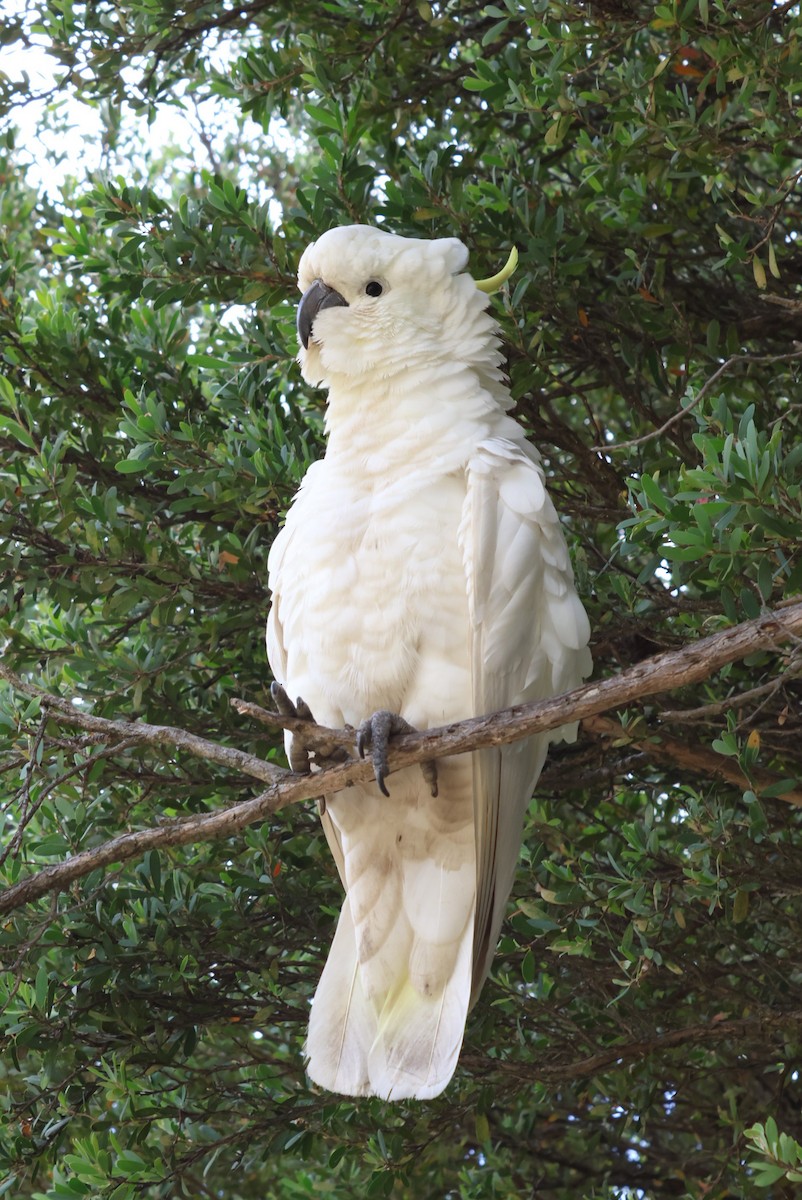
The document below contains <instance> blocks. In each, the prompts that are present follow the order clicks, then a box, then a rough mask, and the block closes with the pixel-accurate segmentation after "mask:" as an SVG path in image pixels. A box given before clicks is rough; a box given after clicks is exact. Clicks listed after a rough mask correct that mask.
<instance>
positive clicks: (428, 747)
mask: <svg viewBox="0 0 802 1200" xmlns="http://www.w3.org/2000/svg"><path fill="white" fill-rule="evenodd" d="M800 637H802V601H795V602H794V603H792V604H789V605H788V606H783V607H781V608H778V609H775V610H774V611H773V612H768V613H766V614H765V615H764V616H762V617H758V618H757V619H756V620H754V621H746V622H744V623H743V624H741V625H735V626H733V627H731V628H729V629H725V630H723V631H722V632H720V633H716V634H713V635H712V636H711V637H707V638H700V639H699V640H698V641H696V642H693V643H691V644H690V645H688V646H684V647H683V648H682V649H681V650H670V651H667V652H666V653H664V654H658V655H656V656H655V657H653V658H649V659H645V660H644V661H643V662H640V663H637V664H636V665H635V666H634V667H629V668H627V669H626V670H625V671H622V672H621V673H620V674H619V675H617V676H614V677H612V678H610V679H604V680H601V681H600V682H598V683H587V684H584V685H583V686H582V687H579V688H574V690H573V691H571V692H566V693H565V694H564V695H562V696H555V697H553V698H551V699H549V700H544V701H541V702H539V703H537V704H521V705H517V706H516V707H515V708H508V709H505V710H504V711H502V712H499V713H493V714H491V715H488V716H482V717H472V718H470V719H469V720H467V721H455V722H453V723H452V724H450V725H443V726H440V727H439V728H435V729H427V730H424V731H423V732H421V733H411V734H404V735H403V736H402V737H399V738H397V739H395V740H394V741H393V744H392V746H391V749H390V755H389V761H390V769H391V770H392V771H398V770H400V769H401V768H402V767H408V766H411V765H412V764H413V763H418V762H422V761H423V760H424V759H431V758H441V757H444V756H446V755H450V754H462V753H464V752H466V751H468V750H479V749H482V748H484V747H489V746H499V745H502V744H504V743H507V742H514V741H518V740H519V739H521V738H524V737H529V736H531V735H532V734H535V733H545V732H547V731H549V730H553V729H558V728H560V726H562V725H565V724H567V723H569V722H572V721H577V720H584V719H585V718H587V717H592V716H595V715H596V714H597V713H602V712H605V711H607V710H608V709H612V708H619V707H622V706H626V705H627V704H631V703H632V702H633V701H635V700H641V699H643V698H644V697H646V696H653V695H656V694H658V693H660V692H666V691H671V690H672V689H674V688H679V687H685V686H687V685H688V684H692V683H698V682H699V681H700V680H702V679H707V678H709V677H710V676H711V675H713V674H714V673H715V672H716V671H717V670H719V668H721V667H723V666H725V665H726V664H727V663H731V662H736V661H737V660H738V659H741V658H745V657H746V656H747V655H751V654H754V653H756V652H757V651H760V650H772V649H774V648H775V647H777V646H779V645H781V644H782V643H784V642H788V641H792V640H798V639H799V638H800ZM0 674H2V676H3V677H4V678H6V679H7V680H8V681H9V682H11V681H12V680H14V679H16V676H14V675H13V673H12V672H10V671H8V669H7V668H5V667H2V665H0ZM19 682H20V683H22V681H21V680H20V681H19ZM22 690H23V691H24V692H25V693H26V694H28V695H30V694H36V695H46V694H45V693H41V692H40V691H39V689H34V690H33V691H32V690H31V685H30V684H24V685H23V688H22ZM51 699H53V700H56V701H57V703H56V704H55V705H53V706H52V711H53V714H54V716H56V719H62V720H63V721H64V722H65V723H67V724H70V723H72V724H78V725H83V727H84V728H87V727H88V726H87V725H86V724H85V722H86V721H87V720H92V721H99V720H101V718H89V717H88V714H85V713H80V712H77V710H76V709H75V706H74V705H72V704H70V703H69V701H66V700H61V699H59V698H57V697H49V696H47V700H48V701H49V700H51ZM109 724H110V725H112V726H119V727H120V728H121V729H122V730H124V731H125V736H126V737H127V738H130V737H131V736H132V733H133V731H135V730H139V731H140V737H141V741H142V742H145V743H147V742H151V743H152V744H155V745H162V744H164V742H166V741H167V742H170V743H171V744H173V745H176V746H180V747H181V748H183V749H186V750H187V751H189V752H190V753H196V752H198V753H200V752H201V751H202V753H200V756H201V757H204V758H206V757H210V755H209V753H208V749H209V747H210V746H212V747H213V746H214V743H209V742H205V740H204V739H203V738H194V736H193V735H185V734H184V732H183V731H182V730H170V729H167V727H164V726H156V725H154V726H148V725H143V724H139V723H136V724H129V723H127V722H109ZM313 728H314V726H313ZM168 735H169V736H168ZM216 750H219V751H221V753H222V752H224V753H222V757H220V758H218V759H215V761H219V762H226V763H231V764H233V761H234V760H232V759H231V758H230V755H239V754H240V752H239V751H231V750H229V749H228V748H227V747H217V748H216ZM242 758H243V759H246V760H247V759H250V758H251V756H250V755H243V756H242ZM236 761H237V770H242V769H243V767H242V765H241V760H239V759H238V760H236ZM253 761H254V762H259V761H260V760H258V759H254V760H253ZM262 765H263V767H264V769H265V771H266V772H268V773H269V776H270V778H271V779H273V778H275V776H276V773H277V768H275V767H273V766H272V765H271V764H262ZM248 773H252V772H248ZM372 778H373V767H372V765H371V764H370V763H367V762H360V761H354V762H347V763H343V764H341V765H337V766H334V767H330V768H328V769H327V770H326V771H322V772H320V773H318V774H315V775H311V776H309V775H291V774H289V773H284V774H282V775H281V776H280V777H279V778H278V779H277V781H276V782H274V783H273V784H272V785H271V786H270V787H269V788H267V789H266V791H264V792H262V793H260V795H258V796H255V797H254V798H253V799H251V800H245V801H242V802H241V803H239V804H235V805H234V806H233V807H232V808H229V809H224V810H222V811H220V812H216V813H207V814H196V815H193V816H190V817H187V818H184V819H181V820H178V821H174V822H171V823H170V824H165V825H161V826H158V827H156V828H151V829H142V830H136V831H133V832H131V833H124V834H121V835H120V836H119V837H116V838H112V839H111V840H110V841H108V842H105V843H103V845H101V846H97V847H95V848H93V849H89V850H85V851H83V852H82V853H80V854H76V855H75V856H74V857H73V858H70V859H68V860H67V861H66V862H62V863H55V864H53V865H52V866H48V867H45V868H44V869H43V870H41V871H39V872H37V873H36V874H35V875H31V876H29V877H28V878H27V879H23V880H21V881H20V882H18V883H16V884H14V885H13V886H12V887H10V888H7V889H6V890H5V891H4V892H2V893H0V913H6V912H12V911H13V910H14V909H16V908H19V907H21V906H22V905H24V904H27V903H29V902H31V901H33V900H37V899H39V898H40V897H42V896H44V895H46V894H47V893H48V892H54V891H63V890H64V889H65V888H66V887H68V886H69V884H71V883H73V882H74V881H75V880H77V879H80V878H82V877H83V876H85V875H88V874H89V873H90V872H91V871H94V870H95V869H97V868H98V867H107V866H110V865H111V864H112V863H121V862H126V861H128V860H130V859H133V858H139V857H141V855H142V854H143V853H145V851H147V850H152V849H159V848H166V847H169V846H182V845H186V844H187V843H188V842H200V841H214V840H216V839H218V838H223V837H229V836H231V835H232V834H234V833H238V832H239V831H240V830H241V829H244V828H245V827H246V826H247V825H250V824H252V823H253V822H254V821H260V820H264V818H265V817H266V816H269V815H270V814H271V813H274V812H278V811H279V810H280V809H282V808H286V807H287V806H288V805H290V804H294V803H297V802H298V801H300V800H307V799H309V798H310V797H313V796H317V795H319V794H321V793H328V794H331V793H334V792H338V791H341V790H342V788H344V787H346V786H348V785H349V784H352V783H366V782H368V781H370V780H371V779H372Z"/></svg>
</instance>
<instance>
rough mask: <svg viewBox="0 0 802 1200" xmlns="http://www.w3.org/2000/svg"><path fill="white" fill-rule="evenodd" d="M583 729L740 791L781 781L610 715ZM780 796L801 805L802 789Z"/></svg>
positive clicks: (585, 724)
mask: <svg viewBox="0 0 802 1200" xmlns="http://www.w3.org/2000/svg"><path fill="white" fill-rule="evenodd" d="M582 728H583V729H587V731H588V733H592V734H596V735H597V736H599V737H608V738H618V739H620V740H622V741H624V742H626V744H627V745H628V746H633V747H635V748H637V749H638V750H640V751H641V753H642V754H643V755H644V756H645V757H646V758H651V759H657V761H658V762H667V763H670V764H671V765H672V766H674V767H676V768H677V769H678V770H683V769H684V770H687V771H692V772H693V773H694V774H696V775H705V776H707V777H708V778H709V779H722V780H724V782H725V783H731V784H732V785H733V787H736V788H740V789H741V790H743V789H745V788H751V789H752V790H753V791H755V792H758V793H759V792H762V791H764V790H765V789H766V788H770V787H774V785H775V784H778V783H780V782H781V780H780V777H779V776H778V775H773V774H772V773H771V771H766V770H764V769H763V768H762V767H755V768H754V770H752V771H750V773H749V775H747V774H745V772H744V771H742V770H741V768H740V766H739V765H738V763H737V762H736V761H735V760H734V759H732V758H726V757H724V756H723V755H721V754H716V752H715V751H714V750H706V749H705V748H704V746H693V745H690V744H689V743H688V742H687V741H682V740H681V739H680V738H675V737H669V736H668V735H667V734H665V733H663V732H662V731H660V730H652V729H650V728H648V727H646V728H644V726H642V725H639V726H638V727H637V728H636V729H635V730H634V731H629V730H627V729H625V728H624V726H623V725H622V724H621V723H620V722H619V721H615V720H613V719H612V718H611V717H601V716H596V717H588V718H587V719H586V720H584V721H583V722H582ZM780 798H781V799H782V800H784V801H785V803H786V804H793V805H795V806H796V807H797V808H802V791H800V790H799V789H798V788H791V789H789V790H788V791H787V792H783V793H782V796H781V797H778V799H780Z"/></svg>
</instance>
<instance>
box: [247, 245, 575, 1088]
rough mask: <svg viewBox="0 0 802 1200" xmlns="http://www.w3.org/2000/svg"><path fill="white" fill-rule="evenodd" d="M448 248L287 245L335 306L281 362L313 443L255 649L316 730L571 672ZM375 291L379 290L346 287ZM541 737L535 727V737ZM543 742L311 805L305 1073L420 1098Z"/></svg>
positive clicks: (466, 288)
mask: <svg viewBox="0 0 802 1200" xmlns="http://www.w3.org/2000/svg"><path fill="white" fill-rule="evenodd" d="M465 261H466V255H465V252H464V248H462V247H461V246H460V244H459V243H458V242H456V241H455V240H454V239H443V240H442V241H435V242H422V241H416V240H413V239H402V238H396V237H394V236H393V235H391V234H387V233H385V232H384V231H381V230H373V229H369V228H367V227H364V226H354V227H350V228H346V229H337V230H332V231H330V232H329V233H327V234H325V235H323V237H321V238H320V239H319V240H318V241H317V242H316V243H315V244H314V245H313V246H311V247H310V248H309V249H308V250H307V252H306V253H305V255H304V257H303V259H302V261H301V268H300V271H299V281H300V284H301V286H302V288H306V287H308V286H309V285H310V284H311V283H312V281H313V280H314V279H316V278H321V279H323V280H324V281H325V282H326V283H327V284H328V285H329V286H331V287H334V288H336V289H337V291H339V292H340V294H341V295H342V296H343V298H344V299H345V300H346V301H347V306H337V307H332V308H328V309H325V310H323V311H321V312H320V313H319V314H318V316H317V318H316V319H315V322H314V326H313V340H312V341H311V342H310V344H309V347H308V350H307V351H306V352H302V354H301V364H302V368H303V371H304V374H305V375H306V377H307V379H309V380H310V381H311V382H321V381H325V383H326V386H327V387H328V390H329V395H328V413H327V432H328V448H327V452H326V456H325V458H324V459H323V460H322V462H320V463H318V464H316V465H315V466H314V467H313V468H311V469H310V471H309V472H308V473H307V476H306V478H305V480H304V482H303V484H302V486H301V489H300V490H299V492H298V495H297V496H296V499H295V501H294V503H293V505H292V507H291V509H290V511H289V513H288V515H287V521H286V525H285V528H284V529H283V530H282V532H281V533H280V534H279V536H278V537H277V539H276V541H275V544H274V546H273V549H272V551H271V555H270V563H269V567H270V586H271V588H272V590H273V606H272V609H271V613H270V618H269V621H268V655H269V658H270V662H271V665H272V668H273V671H274V674H275V675H276V678H278V679H280V680H281V682H283V683H284V685H285V687H287V689H288V691H289V692H290V694H291V696H292V697H293V698H294V697H295V696H302V697H303V698H304V699H305V700H306V702H307V703H308V704H309V705H310V707H311V709H312V711H313V712H314V714H315V716H316V718H317V719H318V720H319V721H321V722H323V723H325V724H331V725H342V724H344V723H346V722H348V723H350V724H352V725H356V724H358V723H359V722H360V721H361V720H362V719H363V718H364V717H365V716H368V715H370V714H371V713H372V712H374V711H375V710H376V709H379V708H387V709H390V710H392V711H394V712H398V713H400V715H402V716H403V717H405V718H406V719H407V720H408V721H410V722H411V723H412V724H413V725H416V726H417V727H419V728H425V727H427V726H432V725H439V724H443V723H446V722H449V721H453V720H459V719H461V718H463V717H467V716H471V715H474V714H478V713H484V712H492V711H495V710H497V709H499V708H504V707H506V706H508V705H511V704H515V703H519V702H522V701H525V700H532V699H537V698H540V697H543V696H548V695H551V694H552V693H553V692H554V691H556V690H560V689H562V688H564V687H568V686H571V685H572V684H573V683H577V682H579V680H580V678H581V677H582V675H583V674H584V673H586V672H587V670H588V669H589V658H588V655H587V651H586V649H585V646H586V643H587V638H588V628H587V619H586V617H585V614H584V610H583V609H582V606H581V604H580V602H579V600H578V598H577V597H576V593H575V591H574V588H573V580H572V576H571V569H570V564H569V560H568V554H567V551H566V548H565V543H564V539H563V536H562V532H561V530H560V527H559V522H558V519H557V516H556V513H555V511H554V508H553V506H552V504H551V501H550V500H549V498H548V495H547V493H546V490H545V485H544V478H543V472H542V469H541V467H540V464H539V458H538V456H537V453H536V451H534V450H533V449H532V447H530V446H529V445H528V444H527V442H526V440H525V437H524V434H523V431H522V430H521V428H520V427H519V426H518V425H517V424H516V423H515V422H514V421H512V420H511V419H510V418H509V417H508V416H507V415H506V412H507V410H508V409H509V408H510V407H511V404H512V401H511V398H510V396H509V393H508V392H507V390H506V389H505V388H504V387H503V386H502V384H501V382H500V381H501V375H500V370H499V363H500V355H499V351H498V341H497V330H496V326H495V323H494V322H493V321H492V319H491V318H490V317H489V316H488V315H487V313H485V312H484V308H485V305H486V303H487V297H486V296H484V295H483V294H482V293H481V292H479V291H478V290H477V289H476V288H475V286H474V284H473V282H472V281H471V279H470V278H469V277H468V276H466V275H462V274H459V273H458V272H459V271H460V270H461V269H462V268H463V267H464V265H465ZM371 279H374V280H375V279H379V280H381V281H382V282H383V287H384V293H383V295H382V296H381V297H380V298H379V299H375V298H369V297H368V296H367V295H366V293H365V283H366V282H367V281H369V280H371ZM553 736H554V735H553ZM548 741H549V738H548V737H546V736H544V737H538V738H532V739H529V740H527V741H524V742H518V743H516V744H514V745H512V746H505V747H502V748H501V749H496V750H487V751H481V752H479V753H477V754H473V755H467V756H466V755H463V756H459V757H456V758H452V759H446V760H440V763H439V765H438V774H439V795H438V797H437V799H434V798H432V797H431V796H430V795H429V790H428V787H427V785H426V784H425V782H424V781H423V778H422V776H421V774H420V772H419V770H418V769H417V768H414V769H409V770H405V771H401V772H398V773H397V774H395V775H393V776H392V777H391V779H390V781H389V787H390V792H391V796H390V799H389V800H387V799H386V798H384V797H383V796H382V795H381V794H380V793H379V791H378V788H376V787H375V786H374V785H369V786H365V787H354V788H349V789H347V790H346V791H344V792H340V793H337V794H336V795H334V796H330V797H327V807H326V813H325V816H324V818H323V824H324V829H325V831H326V836H327V839H328V842H329V845H330V847H331V849H332V852H333V854H334V857H335V860H336V862H337V866H338V870H339V872H340V876H341V878H342V880H343V884H344V887H345V889H346V897H345V900H344V902H343V910H342V914H341V916H340V920H339V923H338V926H337V931H336V934H335V938H334V942H333V944H332V948H331V951H330V954H329V959H328V962H327V964H326V967H325V969H324V972H323V975H322V977H321V980H320V984H319V986H318V989H317V993H316V995H315V1000H314V1003H313V1007H312V1015H311V1019H310V1027H309V1038H308V1043H307V1052H308V1055H309V1075H310V1078H312V1079H313V1080H314V1081H315V1082H316V1083H318V1084H320V1085H321V1086H323V1087H326V1088H329V1089H330V1090H332V1091H337V1092H341V1093H345V1094H348V1095H364V1094H375V1095H379V1096H383V1097H385V1098H386V1099H401V1098H404V1097H409V1096H415V1097H418V1098H420V1099H423V1098H427V1097H430V1096H435V1095H437V1094H438V1093H439V1092H440V1091H442V1090H443V1088H444V1087H445V1086H446V1084H447V1083H448V1081H449V1079H450V1078H451V1076H452V1074H453V1072H454V1069H455V1066H456V1062H457V1058H458V1055H459V1051H460V1047H461V1044H462V1038H463V1032H464V1028H465V1020H466V1016H467V1012H468V1008H469V1005H470V1003H471V999H472V998H475V996H476V995H477V994H478V990H479V988H480V987H481V984H482V981H483V980H484V978H485V976H486V974H487V972H488V970H489V968H490V963H491V961H492V956H493V952H494V949H495V943H496V940H497V937H498V932H499V929H500V926H501V922H502V920H503V915H504V908H505V905H506V901H507V897H508V894H509V890H510V887H511V885H512V880H513V876H514V872H515V865H516V861H517V857H518V851H519V847H520V838H521V827H522V821H523V814H524V811H525V809H526V806H527V803H528V801H529V799H530V797H531V794H532V789H533V787H534V784H535V781H536V779H537V776H538V774H539V772H540V769H541V767H542V764H543V759H544V757H545V754H546V748H547V743H548Z"/></svg>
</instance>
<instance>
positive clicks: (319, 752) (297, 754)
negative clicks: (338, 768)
mask: <svg viewBox="0 0 802 1200" xmlns="http://www.w3.org/2000/svg"><path fill="white" fill-rule="evenodd" d="M270 695H271V696H272V698H273V703H274V704H275V706H276V708H277V709H278V711H279V712H280V713H281V715H282V716H284V717H300V719H301V720H302V721H310V722H311V723H312V725H316V724H317V722H316V721H315V718H314V714H313V713H312V710H311V708H310V707H309V705H308V704H307V703H306V701H305V700H303V699H302V698H301V697H300V696H299V697H298V699H297V700H296V701H295V703H294V704H293V702H292V700H290V698H289V696H288V695H287V690H286V688H285V687H284V686H283V685H282V684H280V683H271V685H270ZM304 737H305V738H306V744H305V743H304V740H303V739H304ZM313 757H314V763H315V766H316V767H325V766H327V765H329V764H331V763H339V762H346V761H347V760H348V757H349V756H348V751H347V750H345V749H344V748H342V747H340V746H337V745H335V744H333V743H332V742H329V741H326V740H325V738H322V737H320V736H318V737H315V731H314V730H309V731H307V732H306V733H305V734H301V733H293V735H292V739H291V741H290V752H289V760H290V768H291V769H292V770H293V771H295V772H296V773H297V774H299V775H308V774H309V772H310V771H311V769H312V759H313Z"/></svg>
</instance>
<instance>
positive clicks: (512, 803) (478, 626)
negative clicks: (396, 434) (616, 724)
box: [460, 438, 590, 999]
mask: <svg viewBox="0 0 802 1200" xmlns="http://www.w3.org/2000/svg"><path fill="white" fill-rule="evenodd" d="M460 540H461V546H462V552H463V561H464V565H465V573H466V583H467V589H468V605H469V616H470V631H471V658H472V680H473V706H474V713H475V714H476V715H480V714H484V713H492V712H496V711H498V710H499V709H502V708H508V707H509V706H511V705H513V704H521V703H527V702H530V701H534V700H538V699H542V698H545V697H548V696H551V695H554V694H555V693H558V692H561V691H565V690H566V689H567V688H570V687H574V686H576V685H577V684H578V683H580V682H581V680H582V678H583V677H584V676H585V675H586V674H587V673H588V672H589V670H590V655H589V652H588V650H587V642H588V638H589V636H590V628H589V625H588V620H587V616H586V615H585V610H584V608H583V607H582V604H581V602H580V600H579V598H578V596H577V594H576V591H575V589H574V580H573V572H572V570H571V563H570V559H569V556H568V549H567V547H566V544H565V539H564V537H563V533H562V529H561V527H560V522H559V518H558V517H557V513H556V511H555V509H554V505H553V504H552V502H551V500H550V498H549V496H548V494H547V492H546V488H545V483H544V475H543V469H542V467H541V465H540V461H539V458H538V455H537V452H536V451H535V450H534V449H533V448H532V447H531V446H529V445H528V443H524V442H514V441H511V440H508V439H505V438H491V439H488V440H486V441H485V442H483V443H482V444H481V445H480V446H479V447H478V450H477V452H476V454H475V455H474V457H473V458H472V459H471V461H470V462H469V464H468V469H467V494H466V500H465V506H464V510H463V517H462V522H461V526H460ZM572 736H575V727H571V728H564V729H563V730H559V731H555V732H552V733H550V734H541V735H537V736H535V737H532V738H528V739H526V740H525V741H519V742H515V743H513V744H511V745H505V746H501V747H499V748H493V749H488V750H481V751H478V752H476V753H475V754H474V756H473V762H474V815H475V830H476V875H477V878H476V916H475V921H474V950H473V954H474V959H473V963H474V966H473V999H475V998H476V997H477V996H478V993H479V989H480V988H481V986H482V983H483V982H484V979H485V978H486V976H487V973H488V971H489V969H490V964H491V962H492V958H493V953H494V950H495V946H496V941H497V939H498V934H499V930H500V928H501V923H502V921H503V919H504V910H505V906H506V902H507V897H508V896H509V892H510V889H511V887H512V882H513V877H514V874H515V866H516V863H517V860H518V853H519V849H520V844H521V831H522V827H523V817H524V813H525V811H526V808H527V805H528V803H529V800H530V799H531V796H532V791H533V789H534V786H535V783H536V781H537V777H538V775H539V774H540V770H541V768H542V766H543V761H544V759H545V756H546V751H547V748H548V744H549V742H550V741H554V740H557V739H559V738H560V737H568V738H570V737H572Z"/></svg>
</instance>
